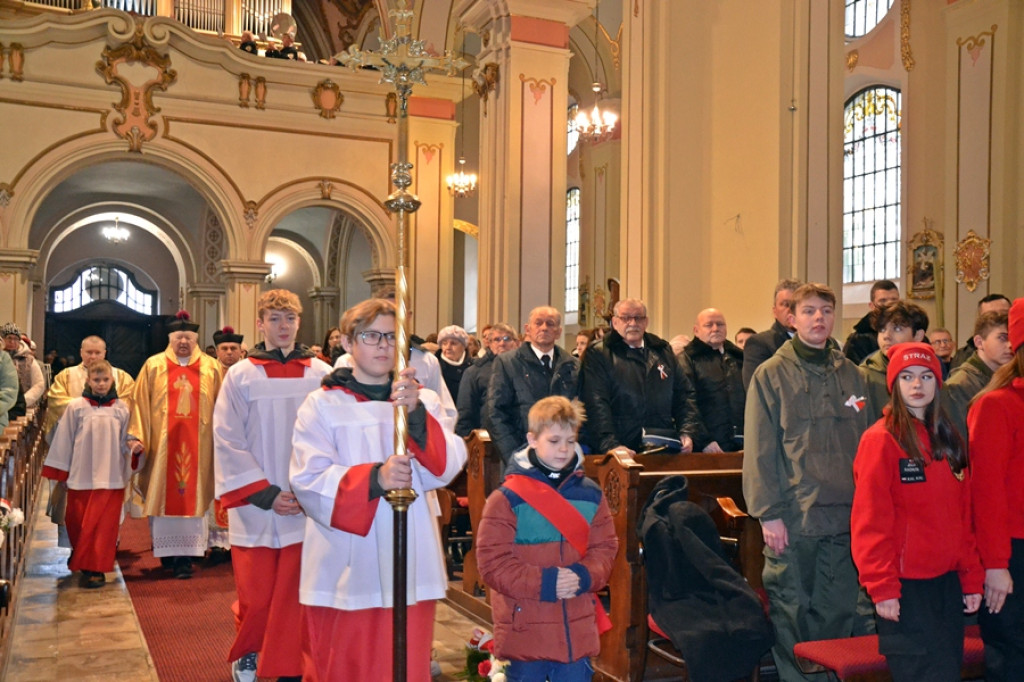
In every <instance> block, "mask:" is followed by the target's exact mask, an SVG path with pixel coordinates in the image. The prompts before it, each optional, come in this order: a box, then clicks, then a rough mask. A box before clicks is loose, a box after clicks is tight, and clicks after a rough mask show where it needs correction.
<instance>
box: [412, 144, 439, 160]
mask: <svg viewBox="0 0 1024 682" xmlns="http://www.w3.org/2000/svg"><path fill="white" fill-rule="evenodd" d="M413 146H414V147H415V148H416V153H417V154H421V153H422V154H423V158H424V159H426V161H427V165H428V166H429V165H430V164H431V163H432V162H433V161H434V155H435V154H437V152H439V151H441V150H442V149H444V144H443V143H438V142H420V141H419V140H416V141H415V142H413Z"/></svg>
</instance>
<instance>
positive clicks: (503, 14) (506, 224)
mask: <svg viewBox="0 0 1024 682" xmlns="http://www.w3.org/2000/svg"><path fill="white" fill-rule="evenodd" d="M594 4H595V1H594V0H567V1H566V2H558V3H554V2H536V1H531V0H518V1H517V0H509V1H508V2H506V3H501V4H500V5H499V3H494V2H489V1H488V0H464V1H463V2H462V3H460V4H459V5H458V7H457V11H458V12H459V14H460V18H461V20H462V22H463V23H464V24H466V25H467V26H468V27H470V28H471V29H472V30H475V31H477V32H478V33H480V34H481V37H482V42H483V45H484V47H483V49H482V50H481V52H480V53H479V55H478V57H477V69H476V71H475V72H474V74H473V78H474V89H475V90H476V91H477V94H478V95H479V96H480V107H481V109H480V170H479V175H480V188H479V189H478V190H477V191H478V197H479V206H480V209H479V221H480V245H479V273H480V274H479V297H478V300H479V303H478V305H479V308H478V313H477V316H478V317H477V319H479V320H480V321H481V322H489V321H493V320H505V321H508V322H510V323H512V324H513V325H518V323H519V322H521V321H523V320H525V319H526V318H527V316H528V314H529V311H530V309H531V308H533V307H535V306H538V305H547V304H552V305H554V306H556V307H558V308H559V309H561V308H562V307H563V305H564V300H563V297H564V288H565V193H566V172H565V158H566V149H567V147H566V134H565V131H566V120H567V115H568V87H567V85H568V74H569V59H570V57H571V53H570V51H569V30H570V28H571V27H572V26H574V25H575V24H576V23H578V22H579V21H580V20H582V19H583V18H584V17H586V16H587V15H588V14H590V12H591V10H592V9H593V7H594Z"/></svg>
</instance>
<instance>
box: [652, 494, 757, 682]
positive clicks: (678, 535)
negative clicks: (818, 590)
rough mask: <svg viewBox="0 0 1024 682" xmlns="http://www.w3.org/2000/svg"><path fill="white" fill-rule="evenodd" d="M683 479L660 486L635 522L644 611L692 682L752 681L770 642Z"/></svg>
mask: <svg viewBox="0 0 1024 682" xmlns="http://www.w3.org/2000/svg"><path fill="white" fill-rule="evenodd" d="M687 497H688V493H687V482H686V477H684V476H669V477H666V478H665V479H664V480H662V481H661V482H660V483H658V485H657V486H655V488H654V490H653V491H652V492H651V496H650V497H649V498H648V499H647V502H646V504H645V505H644V508H643V511H642V513H641V515H640V521H639V527H638V529H637V530H638V531H639V533H640V537H641V539H642V542H643V547H644V563H645V565H646V574H647V595H648V611H649V612H650V614H651V617H652V618H653V619H654V622H655V623H657V624H658V627H660V628H661V629H662V630H663V631H664V632H665V633H666V634H667V635H668V636H669V638H670V639H671V640H672V644H673V645H674V646H675V647H676V649H678V650H679V652H680V653H681V654H682V655H683V658H684V660H685V661H686V666H687V669H688V670H689V673H690V679H692V680H694V682H714V681H717V680H722V681H726V680H734V679H736V678H738V677H743V676H746V675H749V674H750V672H751V671H752V670H753V669H754V667H755V666H756V665H757V662H758V661H759V660H760V659H761V656H762V655H763V654H764V652H766V651H767V650H768V649H769V648H770V647H771V645H772V644H773V643H774V641H775V634H774V632H773V630H772V626H771V623H770V622H769V621H768V619H767V617H766V616H765V613H764V609H763V608H762V606H761V600H760V599H758V597H757V595H756V594H755V593H754V591H753V590H752V589H751V588H750V586H749V585H747V583H746V581H745V580H744V579H743V577H742V576H741V575H740V574H739V573H738V572H737V571H736V569H735V568H734V567H733V566H732V564H730V563H729V561H728V560H727V559H726V557H725V555H724V553H723V551H722V543H721V540H720V539H719V533H718V530H717V529H716V528H715V523H714V521H712V519H711V517H710V516H708V514H707V512H705V511H704V510H703V509H701V507H699V506H698V505H696V504H694V503H693V502H689V501H687Z"/></svg>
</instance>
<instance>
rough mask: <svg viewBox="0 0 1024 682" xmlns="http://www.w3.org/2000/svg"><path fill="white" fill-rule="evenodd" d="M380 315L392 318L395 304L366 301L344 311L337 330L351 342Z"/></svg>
mask: <svg viewBox="0 0 1024 682" xmlns="http://www.w3.org/2000/svg"><path fill="white" fill-rule="evenodd" d="M381 315H390V316H392V317H394V316H395V304H394V303H392V302H391V301H389V300H387V299H383V298H371V299H367V300H365V301H363V302H362V303H356V304H355V305H354V306H352V307H351V308H349V309H348V310H346V311H345V314H344V315H342V316H341V321H340V322H338V330H339V331H340V332H341V335H342V336H347V337H348V338H349V340H350V341H351V340H352V339H354V338H355V335H356V334H357V333H358V332H360V331H362V330H363V329H366V328H367V327H369V326H370V325H371V324H373V321H374V320H376V319H377V318H378V317H380V316H381Z"/></svg>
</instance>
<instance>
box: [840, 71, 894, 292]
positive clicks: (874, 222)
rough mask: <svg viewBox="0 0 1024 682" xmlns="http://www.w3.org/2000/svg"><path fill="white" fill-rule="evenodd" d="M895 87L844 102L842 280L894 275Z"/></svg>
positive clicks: (877, 88) (870, 279) (868, 91)
mask: <svg viewBox="0 0 1024 682" xmlns="http://www.w3.org/2000/svg"><path fill="white" fill-rule="evenodd" d="M901 112H902V97H901V94H900V91H899V90H896V89H894V88H889V87H885V86H875V87H870V88H866V89H864V90H861V91H860V92H858V93H857V94H856V95H854V96H853V97H851V98H850V99H849V101H847V103H846V109H845V130H844V133H845V134H844V141H843V283H845V284H848V283H851V282H873V281H875V280H879V279H894V278H897V277H899V276H900V238H901V227H900V180H901V174H902V168H901V163H902V160H901V153H900V121H901Z"/></svg>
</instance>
